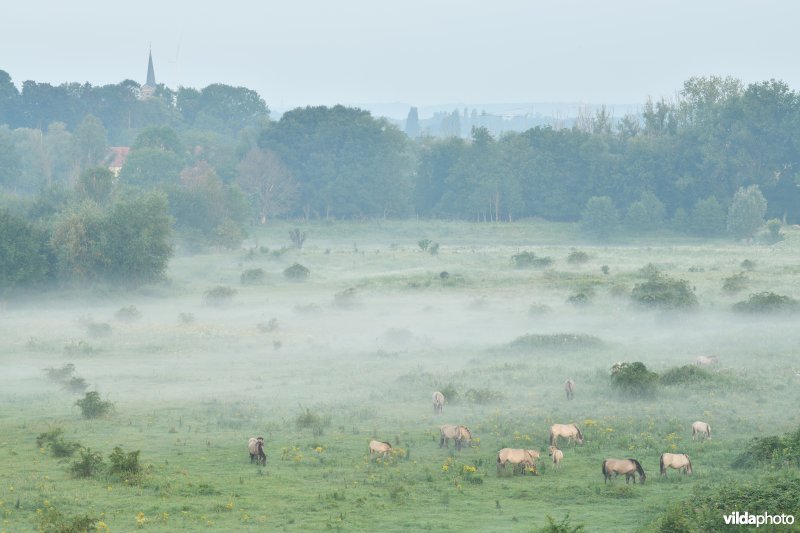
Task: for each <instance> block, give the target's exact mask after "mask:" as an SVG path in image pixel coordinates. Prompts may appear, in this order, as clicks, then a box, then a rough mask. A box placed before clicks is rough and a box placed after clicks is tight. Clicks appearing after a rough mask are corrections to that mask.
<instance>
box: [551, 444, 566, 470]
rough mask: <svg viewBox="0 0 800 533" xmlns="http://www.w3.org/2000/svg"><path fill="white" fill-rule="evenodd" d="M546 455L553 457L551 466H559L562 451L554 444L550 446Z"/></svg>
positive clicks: (562, 454) (562, 457)
mask: <svg viewBox="0 0 800 533" xmlns="http://www.w3.org/2000/svg"><path fill="white" fill-rule="evenodd" d="M547 455H549V456H550V457H552V458H553V468H559V466H560V465H561V461H563V460H564V452H562V451H561V450H559V449H558V448H556V447H555V446H550V453H548V454H547Z"/></svg>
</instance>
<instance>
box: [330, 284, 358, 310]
mask: <svg viewBox="0 0 800 533" xmlns="http://www.w3.org/2000/svg"><path fill="white" fill-rule="evenodd" d="M333 305H335V306H336V307H339V308H341V309H354V308H356V307H358V305H359V303H358V294H357V293H356V290H355V289H354V288H353V287H350V288H349V289H345V290H343V291H340V292H337V293H336V294H334V295H333Z"/></svg>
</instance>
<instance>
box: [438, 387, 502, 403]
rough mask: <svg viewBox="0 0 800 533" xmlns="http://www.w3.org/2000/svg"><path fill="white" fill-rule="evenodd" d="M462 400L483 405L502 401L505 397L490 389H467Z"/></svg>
mask: <svg viewBox="0 0 800 533" xmlns="http://www.w3.org/2000/svg"><path fill="white" fill-rule="evenodd" d="M442 394H444V393H442ZM445 398H447V396H445ZM464 398H465V399H466V400H467V401H468V402H470V403H478V404H485V403H494V402H500V401H503V399H505V395H503V393H502V392H500V391H496V390H492V389H469V390H467V392H465V393H464Z"/></svg>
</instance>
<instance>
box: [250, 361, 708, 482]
mask: <svg viewBox="0 0 800 533" xmlns="http://www.w3.org/2000/svg"><path fill="white" fill-rule="evenodd" d="M714 362H716V361H714ZM698 364H700V363H699V362H698ZM712 364H713V363H712ZM564 391H565V393H566V395H567V400H572V399H573V398H574V397H575V382H574V381H572V379H567V380H566V381H565V382H564ZM445 401H446V399H445V397H444V394H442V393H441V392H439V391H436V392H434V393H433V412H434V414H437V415H439V414H442V411H443V410H444V404H445ZM549 437H550V447H549V452H548V456H549V457H550V458H551V459H552V461H553V467H554V468H560V466H561V463H562V461H563V460H564V452H563V451H562V450H561V449H559V448H558V439H559V438H561V439H566V442H567V445H570V444H573V446H574V445H578V444H583V441H584V438H583V433H582V432H581V430H580V428H579V427H578V425H577V424H553V425H552V426H550V431H549ZM696 437H700V438H703V439H710V438H711V426H710V425H709V424H708V423H706V422H702V421H699V420H698V421H697V422H694V423H693V424H692V441H694V440H695V438H696ZM451 440H452V441H453V444H454V446H455V448H456V450H461V448H462V447H464V446H474V445H477V444H476V439H473V437H472V431H470V429H469V428H468V427H467V426H463V425H453V424H443V425H442V426H440V427H439V447H440V448H442V447H447V448H449V447H450V444H449V443H450V441H451ZM247 447H248V451H249V452H250V462H251V463H256V464H258V465H262V466H263V465H266V462H267V455H266V453H265V452H264V437H250V439H249V440H248V443H247ZM368 450H369V458H370V461H373V460H375V459H376V458H378V457H382V458H383V459H386V458H388V457H389V456H390V455H391V454H392V445H391V444H390V443H388V442H385V441H379V440H375V439H373V440H371V441H370V442H369V447H368ZM540 457H541V454H540V453H539V452H538V451H537V450H526V449H520V448H503V449H502V450H500V451H499V452H497V471H498V474H499V473H500V472H501V471H505V469H506V466H507V465H509V464H511V465H512V468H513V470H512V473H517V472H518V471H520V470H521V471H522V473H525V472H530V473H531V474H534V475H536V474H537V471H536V461H537V460H538V459H539V458H540ZM667 468H673V469H676V470H679V471H680V472H682V473H683V474H690V475H691V474H692V461H691V460H690V459H689V456H688V455H686V454H685V453H662V454H661V456H660V458H659V471H660V474H661V475H667ZM602 472H603V478H604V480H605V482H608V481H609V480H610V479H612V477H614V478H615V477H617V476H618V475H621V474H622V475H625V483H626V484H628V483H629V482H630V481H631V480H633V482H634V483H636V481H637V477H638V481H639V483H640V484H644V482H645V480H646V479H647V475H646V474H645V472H644V468H642V465H641V463H640V462H639V461H638V460H637V459H632V458H628V459H604V460H603V464H602Z"/></svg>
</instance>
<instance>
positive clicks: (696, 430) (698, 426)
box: [692, 420, 711, 440]
mask: <svg viewBox="0 0 800 533" xmlns="http://www.w3.org/2000/svg"><path fill="white" fill-rule="evenodd" d="M698 434H699V435H702V436H703V440H705V439H710V438H711V426H710V425H708V423H706V422H701V421H699V420H698V421H697V422H695V423H694V424H692V440H694V437H695V435H698Z"/></svg>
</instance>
